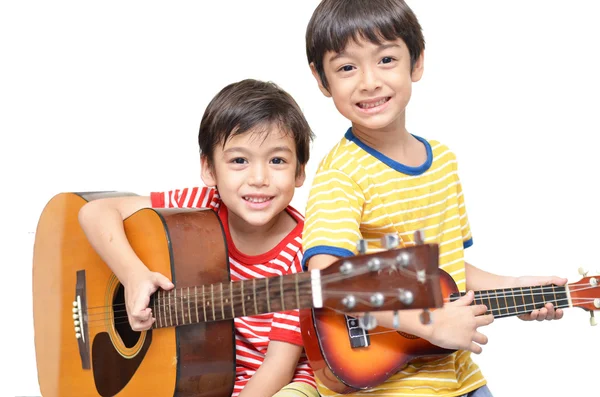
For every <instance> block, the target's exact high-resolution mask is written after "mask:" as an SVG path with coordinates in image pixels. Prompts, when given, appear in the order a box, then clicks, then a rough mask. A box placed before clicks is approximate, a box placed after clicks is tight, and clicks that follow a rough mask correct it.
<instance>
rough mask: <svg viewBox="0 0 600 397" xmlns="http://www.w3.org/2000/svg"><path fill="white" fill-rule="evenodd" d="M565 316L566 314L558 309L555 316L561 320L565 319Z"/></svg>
mask: <svg viewBox="0 0 600 397" xmlns="http://www.w3.org/2000/svg"><path fill="white" fill-rule="evenodd" d="M564 314H565V312H564V311H563V310H562V309H556V312H555V314H554V319H555V320H560V319H561V318H563V315H564Z"/></svg>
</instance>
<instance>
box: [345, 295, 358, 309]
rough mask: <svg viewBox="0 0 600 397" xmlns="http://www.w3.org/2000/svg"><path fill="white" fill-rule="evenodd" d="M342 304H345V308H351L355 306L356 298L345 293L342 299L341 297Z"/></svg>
mask: <svg viewBox="0 0 600 397" xmlns="http://www.w3.org/2000/svg"><path fill="white" fill-rule="evenodd" d="M342 304H343V305H344V306H346V308H347V309H352V308H353V307H354V306H356V298H355V297H354V295H346V296H345V297H344V299H342Z"/></svg>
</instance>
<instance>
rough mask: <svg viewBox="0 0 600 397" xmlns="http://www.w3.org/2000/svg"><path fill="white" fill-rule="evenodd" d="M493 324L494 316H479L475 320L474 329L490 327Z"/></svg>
mask: <svg viewBox="0 0 600 397" xmlns="http://www.w3.org/2000/svg"><path fill="white" fill-rule="evenodd" d="M493 322H494V316H492V315H491V314H486V315H485V316H479V317H476V318H475V327H476V328H479V327H485V326H486V325H490V324H491V323H493Z"/></svg>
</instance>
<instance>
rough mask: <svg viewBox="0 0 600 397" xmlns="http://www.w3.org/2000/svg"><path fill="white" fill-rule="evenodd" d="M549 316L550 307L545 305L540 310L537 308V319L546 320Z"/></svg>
mask: <svg viewBox="0 0 600 397" xmlns="http://www.w3.org/2000/svg"><path fill="white" fill-rule="evenodd" d="M547 316H548V309H546V308H545V307H543V308H541V309H540V310H537V317H536V320H537V321H544V320H545V319H546V317H547Z"/></svg>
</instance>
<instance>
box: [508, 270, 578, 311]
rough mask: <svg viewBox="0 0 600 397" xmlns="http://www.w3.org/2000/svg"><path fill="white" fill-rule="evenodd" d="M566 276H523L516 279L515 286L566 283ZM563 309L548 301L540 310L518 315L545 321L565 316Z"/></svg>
mask: <svg viewBox="0 0 600 397" xmlns="http://www.w3.org/2000/svg"><path fill="white" fill-rule="evenodd" d="M567 281H568V280H567V279H566V278H561V277H556V276H550V277H535V276H521V277H517V278H516V279H515V282H516V285H515V287H531V286H538V285H559V286H562V285H565V284H566V283H567ZM563 314H564V312H563V310H562V309H556V310H554V306H553V305H552V303H546V306H545V307H543V308H542V309H539V310H534V311H532V312H531V313H527V314H521V315H520V316H518V317H519V318H520V319H521V320H523V321H533V320H537V321H544V320H560V319H561V318H562V317H563Z"/></svg>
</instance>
